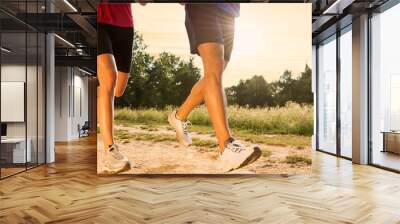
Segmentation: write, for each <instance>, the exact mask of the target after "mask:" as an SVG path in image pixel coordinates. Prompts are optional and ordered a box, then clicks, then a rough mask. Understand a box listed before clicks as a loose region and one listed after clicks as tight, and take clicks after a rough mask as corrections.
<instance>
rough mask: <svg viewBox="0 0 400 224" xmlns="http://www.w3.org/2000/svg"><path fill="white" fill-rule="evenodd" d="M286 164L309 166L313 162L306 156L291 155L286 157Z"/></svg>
mask: <svg viewBox="0 0 400 224" xmlns="http://www.w3.org/2000/svg"><path fill="white" fill-rule="evenodd" d="M285 162H286V163H288V164H299V163H303V164H304V163H305V164H307V165H311V163H312V160H311V159H310V158H308V157H307V156H304V155H289V156H286V160H285Z"/></svg>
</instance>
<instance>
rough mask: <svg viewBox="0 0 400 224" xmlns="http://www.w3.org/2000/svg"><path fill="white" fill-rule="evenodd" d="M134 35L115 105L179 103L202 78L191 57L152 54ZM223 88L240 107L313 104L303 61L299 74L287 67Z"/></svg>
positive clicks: (229, 101) (231, 101) (309, 76)
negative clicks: (269, 77)
mask: <svg viewBox="0 0 400 224" xmlns="http://www.w3.org/2000/svg"><path fill="white" fill-rule="evenodd" d="M133 39H134V44H133V59H132V71H131V74H130V78H129V81H128V85H127V88H126V90H125V93H124V95H123V96H122V97H120V98H117V99H116V101H115V103H116V107H119V108H122V107H128V108H159V109H164V108H165V107H167V106H169V105H171V106H178V105H180V104H182V103H183V101H184V100H185V98H186V97H187V96H188V95H189V93H190V90H191V88H192V87H193V85H194V84H195V83H196V82H197V81H198V80H199V79H200V78H201V76H200V69H199V68H197V67H195V65H194V63H193V59H190V60H188V61H185V60H183V59H182V58H180V57H178V56H176V55H173V54H170V53H166V52H163V53H161V54H160V55H159V56H158V57H153V56H151V55H150V54H149V53H148V52H147V46H146V45H145V43H144V41H143V38H142V36H141V35H140V34H138V33H137V32H136V31H135V32H134V38H133ZM225 92H226V95H227V100H228V103H229V104H230V105H237V106H241V107H251V108H256V107H272V106H285V105H286V104H287V103H288V102H290V101H291V102H296V103H299V104H312V103H313V95H312V92H311V69H310V67H308V66H307V65H306V67H305V70H304V72H302V73H301V74H300V75H299V76H298V77H294V75H293V74H292V72H291V71H288V70H287V71H285V72H284V73H283V75H282V76H281V77H280V79H279V80H278V81H276V82H271V83H268V82H267V81H266V80H265V79H264V77H263V76H260V75H255V76H253V77H251V78H249V79H246V80H241V81H240V82H239V84H238V85H236V86H232V87H229V88H226V89H225ZM203 122H205V121H203Z"/></svg>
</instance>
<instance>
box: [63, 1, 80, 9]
mask: <svg viewBox="0 0 400 224" xmlns="http://www.w3.org/2000/svg"><path fill="white" fill-rule="evenodd" d="M64 2H65V4H67V5H68V7H70V8H71V9H72V10H73V11H74V12H78V10H77V9H76V8H75V7H74V6H73V5H72V4H71V3H70V2H69V1H68V0H64Z"/></svg>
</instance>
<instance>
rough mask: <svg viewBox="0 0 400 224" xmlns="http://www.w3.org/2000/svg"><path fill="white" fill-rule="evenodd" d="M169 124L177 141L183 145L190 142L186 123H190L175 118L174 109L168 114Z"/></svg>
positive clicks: (187, 144)
mask: <svg viewBox="0 0 400 224" xmlns="http://www.w3.org/2000/svg"><path fill="white" fill-rule="evenodd" d="M168 122H169V124H170V125H171V126H172V127H173V128H174V129H175V132H176V138H177V139H178V141H179V143H181V144H182V145H184V146H189V145H191V144H192V137H191V136H190V133H189V130H188V125H189V124H190V122H189V121H181V120H179V119H178V118H176V111H174V112H172V113H171V114H170V115H169V116H168Z"/></svg>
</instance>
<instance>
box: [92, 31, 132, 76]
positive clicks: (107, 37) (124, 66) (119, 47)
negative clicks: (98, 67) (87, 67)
mask: <svg viewBox="0 0 400 224" xmlns="http://www.w3.org/2000/svg"><path fill="white" fill-rule="evenodd" d="M97 34H98V40H97V55H101V54H112V55H114V58H115V63H116V65H117V69H118V71H120V72H125V73H129V72H130V70H131V63H132V45H133V28H130V27H119V26H113V25H108V24H98V27H97Z"/></svg>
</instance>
